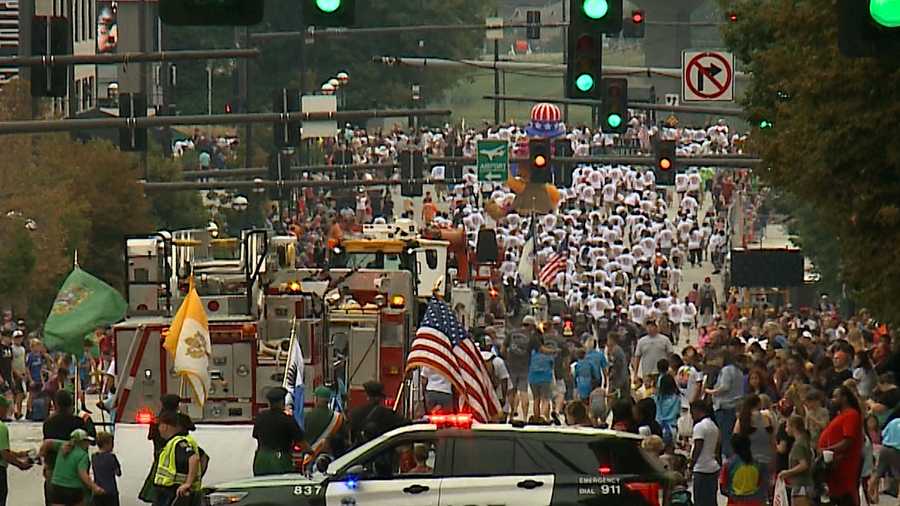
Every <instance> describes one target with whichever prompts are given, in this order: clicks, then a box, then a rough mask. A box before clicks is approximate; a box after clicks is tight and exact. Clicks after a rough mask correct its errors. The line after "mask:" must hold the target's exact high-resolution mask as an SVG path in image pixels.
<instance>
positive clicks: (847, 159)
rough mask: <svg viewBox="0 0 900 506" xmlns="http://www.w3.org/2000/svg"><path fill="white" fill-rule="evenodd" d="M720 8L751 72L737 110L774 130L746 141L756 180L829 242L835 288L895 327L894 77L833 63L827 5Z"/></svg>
mask: <svg viewBox="0 0 900 506" xmlns="http://www.w3.org/2000/svg"><path fill="white" fill-rule="evenodd" d="M720 3H721V4H722V5H723V7H726V8H728V9H730V10H735V11H737V12H738V14H739V15H738V19H739V21H738V22H737V23H729V24H728V26H726V27H725V28H724V35H725V40H726V44H727V45H728V46H729V47H731V48H732V49H733V50H734V51H735V53H736V54H737V55H738V57H740V58H741V60H743V61H744V63H746V65H747V70H749V71H750V72H752V79H751V82H750V85H749V88H748V91H747V94H746V97H745V98H744V106H745V108H746V109H747V110H748V111H749V113H750V119H751V121H752V122H753V123H754V124H755V125H758V122H759V121H760V120H762V119H766V120H768V121H771V122H773V123H774V128H772V129H766V130H759V129H756V130H754V132H753V134H752V135H751V141H750V148H751V149H752V150H753V152H755V153H757V154H759V155H761V156H762V158H763V159H764V160H765V161H766V162H767V163H768V165H769V166H770V167H771V169H769V170H765V171H761V175H762V177H763V179H764V180H765V181H766V182H767V183H769V184H771V185H773V186H775V187H776V188H779V189H781V190H783V191H785V192H787V193H789V194H790V195H791V197H792V198H794V199H796V200H797V201H799V202H804V203H805V204H807V205H809V206H810V208H811V209H812V210H814V213H809V214H806V215H805V216H804V217H805V219H809V220H814V221H813V223H812V225H813V226H814V227H815V229H816V230H819V231H821V232H822V234H823V236H824V237H830V238H832V239H831V240H832V241H833V243H834V246H835V247H836V249H837V251H838V252H839V256H840V269H839V273H840V278H841V281H843V282H845V283H846V284H847V285H848V286H849V287H850V288H851V289H852V290H853V291H854V292H855V294H856V297H857V298H858V300H859V301H861V302H862V303H864V304H865V305H867V306H869V308H870V309H872V310H873V311H874V312H875V313H876V314H879V315H880V317H881V318H882V319H884V320H886V321H892V322H894V323H900V301H898V299H897V298H896V297H895V294H894V293H893V292H894V288H895V287H896V286H900V266H898V264H897V263H896V262H895V261H894V258H893V254H892V253H891V249H892V248H893V245H894V244H896V243H897V240H898V239H900V206H898V202H900V182H898V181H900V179H898V178H897V173H898V169H900V143H897V142H895V140H894V137H895V132H896V129H897V127H898V118H900V87H898V86H897V85H896V83H897V82H898V77H900V71H898V68H897V67H896V66H894V65H891V64H888V63H885V62H883V61H881V60H879V59H874V58H867V59H848V58H846V57H844V56H842V55H841V54H840V53H839V51H838V48H837V27H838V17H837V12H836V9H835V8H833V3H832V2H825V3H823V2H821V1H820V0H720ZM801 240H803V238H801ZM816 240H823V239H822V238H821V237H819V238H816ZM805 243H806V246H807V248H812V247H813V246H812V244H811V243H810V242H809V241H805Z"/></svg>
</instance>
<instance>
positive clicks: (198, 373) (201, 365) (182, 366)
mask: <svg viewBox="0 0 900 506" xmlns="http://www.w3.org/2000/svg"><path fill="white" fill-rule="evenodd" d="M163 347H164V348H165V349H166V351H168V352H169V355H171V357H172V359H173V361H174V363H175V367H174V369H175V373H176V374H178V375H179V376H181V377H182V378H184V379H185V380H187V382H188V384H190V385H191V389H192V390H193V392H194V398H196V399H197V402H198V403H199V404H200V406H201V407H202V406H203V405H204V404H206V397H207V394H208V393H209V387H210V380H209V357H210V355H211V354H212V343H211V342H210V339H209V321H208V320H207V318H206V311H204V309H203V301H201V300H200V295H199V294H197V289H196V288H194V278H193V276H192V277H191V284H190V288H189V289H188V294H187V297H186V298H185V299H184V302H182V303H181V307H180V308H178V312H177V313H175V318H174V319H173V320H172V325H171V326H170V327H169V332H168V334H166V340H165V342H164V343H163Z"/></svg>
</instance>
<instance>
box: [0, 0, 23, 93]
mask: <svg viewBox="0 0 900 506" xmlns="http://www.w3.org/2000/svg"><path fill="white" fill-rule="evenodd" d="M18 54H19V1H18V0H0V56H18ZM18 75H19V68H18V67H12V66H4V67H0V85H3V84H6V83H8V82H9V80H10V79H12V78H14V77H16V76H18Z"/></svg>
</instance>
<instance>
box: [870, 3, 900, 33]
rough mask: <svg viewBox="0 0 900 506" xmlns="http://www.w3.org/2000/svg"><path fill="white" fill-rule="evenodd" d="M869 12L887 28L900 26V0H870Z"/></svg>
mask: <svg viewBox="0 0 900 506" xmlns="http://www.w3.org/2000/svg"><path fill="white" fill-rule="evenodd" d="M869 14H871V16H872V19H874V20H875V22H876V23H878V24H879V25H881V26H883V27H885V28H897V27H900V0H869Z"/></svg>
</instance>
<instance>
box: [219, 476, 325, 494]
mask: <svg viewBox="0 0 900 506" xmlns="http://www.w3.org/2000/svg"><path fill="white" fill-rule="evenodd" d="M323 481H325V476H324V475H322V476H314V477H313V478H308V477H307V476H304V475H302V474H273V475H269V476H258V477H255V478H247V479H246V480H238V481H229V482H226V483H218V484H216V485H213V486H212V487H210V490H211V491H219V490H241V489H250V488H271V487H296V486H298V485H321V484H322V482H323Z"/></svg>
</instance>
